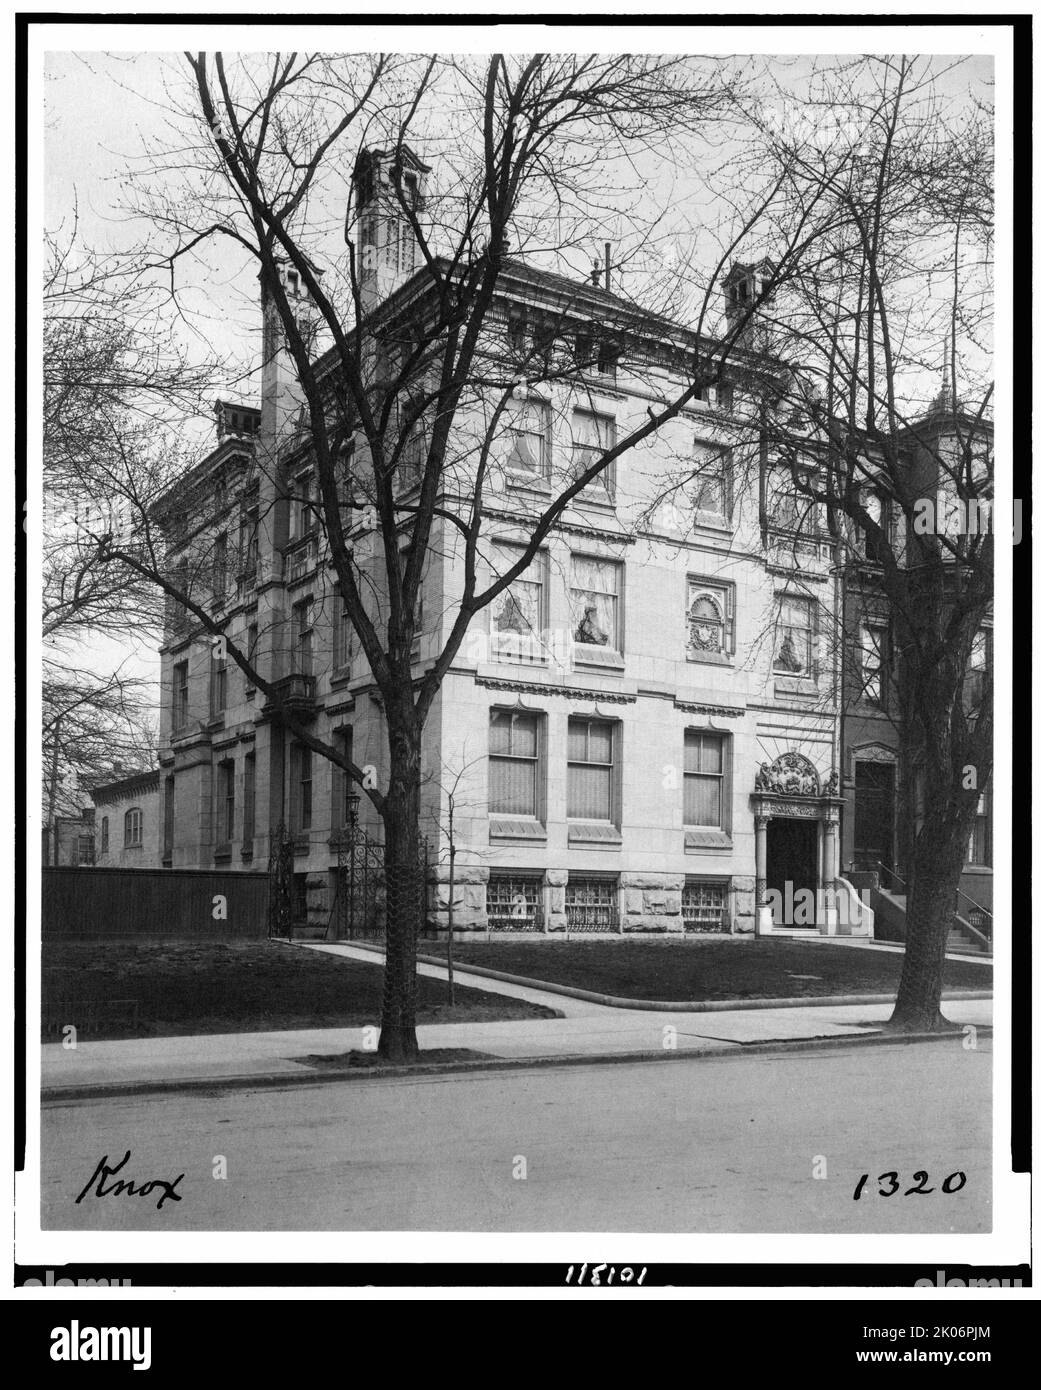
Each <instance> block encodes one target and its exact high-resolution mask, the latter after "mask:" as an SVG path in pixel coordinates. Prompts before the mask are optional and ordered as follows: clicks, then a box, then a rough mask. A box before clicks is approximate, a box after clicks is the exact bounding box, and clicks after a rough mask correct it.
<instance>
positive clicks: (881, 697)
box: [860, 622, 886, 705]
mask: <svg viewBox="0 0 1041 1390" xmlns="http://www.w3.org/2000/svg"><path fill="white" fill-rule="evenodd" d="M885 652H886V627H885V624H884V623H875V622H867V623H861V625H860V677H861V698H862V699H865V700H867V701H868V702H869V703H870V704H872V705H881V704H884V703H885V697H886V690H885Z"/></svg>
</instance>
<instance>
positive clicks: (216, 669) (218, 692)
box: [210, 646, 228, 718]
mask: <svg viewBox="0 0 1041 1390" xmlns="http://www.w3.org/2000/svg"><path fill="white" fill-rule="evenodd" d="M227 707H228V659H227V657H226V656H224V655H223V654H222V650H221V648H220V647H217V646H215V647H213V648H212V650H211V652H210V715H211V717H213V718H216V717H217V716H218V715H221V714H223V713H224V711H225V710H226V709H227Z"/></svg>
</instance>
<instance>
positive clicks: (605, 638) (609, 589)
mask: <svg viewBox="0 0 1041 1390" xmlns="http://www.w3.org/2000/svg"><path fill="white" fill-rule="evenodd" d="M621 585H622V567H621V565H620V564H619V563H618V562H617V561H615V560H600V559H595V558H593V557H592V556H588V555H573V556H572V557H571V635H572V637H573V638H574V640H575V641H576V642H577V643H578V644H579V645H581V646H584V647H587V648H590V647H603V648H605V649H606V650H608V651H621V635H620V632H619V622H618V616H619V602H618V600H619V596H620V594H621Z"/></svg>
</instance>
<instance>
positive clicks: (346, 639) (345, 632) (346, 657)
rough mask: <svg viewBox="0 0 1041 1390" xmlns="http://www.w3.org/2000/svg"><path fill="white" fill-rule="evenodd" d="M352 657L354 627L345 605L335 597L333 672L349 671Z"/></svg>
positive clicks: (339, 598) (338, 597) (340, 599)
mask: <svg viewBox="0 0 1041 1390" xmlns="http://www.w3.org/2000/svg"><path fill="white" fill-rule="evenodd" d="M353 657H354V627H353V625H352V623H351V619H350V614H349V613H348V612H347V605H346V603H345V602H344V600H343V599H342V598H341V597H340V596H339V595H337V597H336V603H335V605H334V610H333V670H334V671H337V672H340V673H343V672H347V671H349V670H350V667H351V661H352V660H353Z"/></svg>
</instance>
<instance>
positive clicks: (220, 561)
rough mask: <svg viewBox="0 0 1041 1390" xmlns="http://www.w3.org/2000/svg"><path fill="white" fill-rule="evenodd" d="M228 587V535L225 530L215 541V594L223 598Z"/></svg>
mask: <svg viewBox="0 0 1041 1390" xmlns="http://www.w3.org/2000/svg"><path fill="white" fill-rule="evenodd" d="M227 587H228V537H227V535H226V534H224V533H223V532H222V533H221V535H219V536H218V537H217V538H216V540H215V541H214V542H213V595H214V597H215V598H223V596H224V592H225V590H226V589H227Z"/></svg>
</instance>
